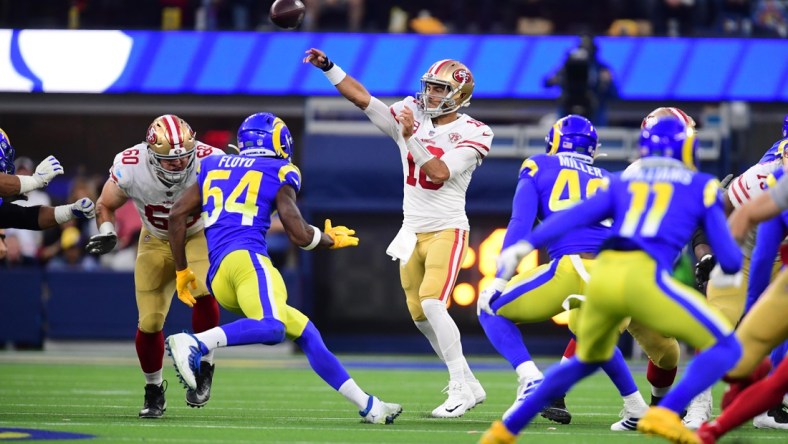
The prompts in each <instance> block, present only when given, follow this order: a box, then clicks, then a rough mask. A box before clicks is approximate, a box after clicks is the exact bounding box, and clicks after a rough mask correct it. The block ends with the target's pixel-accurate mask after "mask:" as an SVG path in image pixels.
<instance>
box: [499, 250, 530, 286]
mask: <svg viewBox="0 0 788 444" xmlns="http://www.w3.org/2000/svg"><path fill="white" fill-rule="evenodd" d="M532 251H534V246H533V245H531V244H529V243H528V242H526V241H520V242H517V243H516V244H514V245H512V246H510V247H509V248H506V249H505V250H503V251H501V254H500V255H498V260H497V261H495V265H496V267H498V273H497V275H498V277H500V278H501V279H504V280H505V281H509V279H511V278H512V276H514V273H515V272H516V271H517V266H518V265H520V261H521V260H522V259H523V258H524V257H526V256H528V254H529V253H531V252H532Z"/></svg>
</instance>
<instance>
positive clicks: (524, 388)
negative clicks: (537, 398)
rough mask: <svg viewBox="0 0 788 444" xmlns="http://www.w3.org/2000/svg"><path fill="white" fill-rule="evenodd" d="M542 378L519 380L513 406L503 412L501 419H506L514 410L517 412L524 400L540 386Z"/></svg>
mask: <svg viewBox="0 0 788 444" xmlns="http://www.w3.org/2000/svg"><path fill="white" fill-rule="evenodd" d="M542 381H544V378H543V377H541V376H538V377H536V378H531V379H523V380H520V386H519V387H517V394H516V395H515V398H514V404H512V406H511V407H509V408H508V409H507V410H506V411H505V412H503V419H506V418H508V417H509V416H510V415H511V414H512V413H514V411H515V410H517V409H518V408H519V407H520V406H521V405H523V403H524V402H525V400H526V398H528V396H530V395H531V393H533V392H534V391H535V390H536V388H537V387H539V385H540V384H542Z"/></svg>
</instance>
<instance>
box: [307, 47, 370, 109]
mask: <svg viewBox="0 0 788 444" xmlns="http://www.w3.org/2000/svg"><path fill="white" fill-rule="evenodd" d="M304 63H311V64H312V66H314V67H316V68H319V69H320V70H321V71H323V73H324V74H325V75H326V77H327V78H328V81H329V82H331V84H332V85H334V86H335V87H336V88H337V91H339V93H340V94H342V96H343V97H345V98H346V99H348V100H349V101H350V102H352V103H353V104H354V105H356V106H357V107H359V108H361V109H362V110H365V109H367V106H369V101H370V100H371V99H372V96H371V95H370V94H369V91H367V89H366V88H365V87H364V85H362V84H361V83H359V81H358V80H356V79H354V78H353V77H351V76H349V75H347V74H346V73H345V71H343V70H342V68H340V67H339V66H338V65H336V64H335V63H334V62H332V61H331V60H329V59H328V56H326V53H324V52H323V51H321V50H319V49H317V48H309V50H307V51H306V57H304Z"/></svg>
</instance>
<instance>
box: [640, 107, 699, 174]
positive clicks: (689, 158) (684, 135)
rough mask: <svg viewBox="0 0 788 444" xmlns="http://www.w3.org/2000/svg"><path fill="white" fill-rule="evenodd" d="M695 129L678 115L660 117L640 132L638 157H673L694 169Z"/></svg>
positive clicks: (696, 142) (696, 151) (695, 157)
mask: <svg viewBox="0 0 788 444" xmlns="http://www.w3.org/2000/svg"><path fill="white" fill-rule="evenodd" d="M695 135H696V132H695V129H694V128H693V127H691V126H688V125H686V124H685V123H684V122H683V121H682V120H681V119H679V118H678V117H673V116H668V117H661V118H658V119H657V120H655V121H654V122H652V123H651V124H650V125H648V126H646V127H645V128H644V129H643V130H641V132H640V157H665V158H669V159H675V160H678V161H680V162H681V163H683V164H684V166H686V167H687V168H690V169H693V170H696V169H697V165H696V161H697V158H698V140H697V139H696V137H695Z"/></svg>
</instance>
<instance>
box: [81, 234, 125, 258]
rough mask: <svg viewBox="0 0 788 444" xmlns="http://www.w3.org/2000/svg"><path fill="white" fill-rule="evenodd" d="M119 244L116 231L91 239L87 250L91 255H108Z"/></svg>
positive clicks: (86, 247) (97, 235)
mask: <svg viewBox="0 0 788 444" xmlns="http://www.w3.org/2000/svg"><path fill="white" fill-rule="evenodd" d="M117 243H118V235H117V233H115V231H114V229H113V230H111V231H106V232H103V233H100V234H96V235H94V236H91V237H90V240H88V244H87V245H86V246H85V250H86V251H87V252H88V253H90V254H107V253H109V252H110V251H112V249H113V248H115V245H117Z"/></svg>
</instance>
